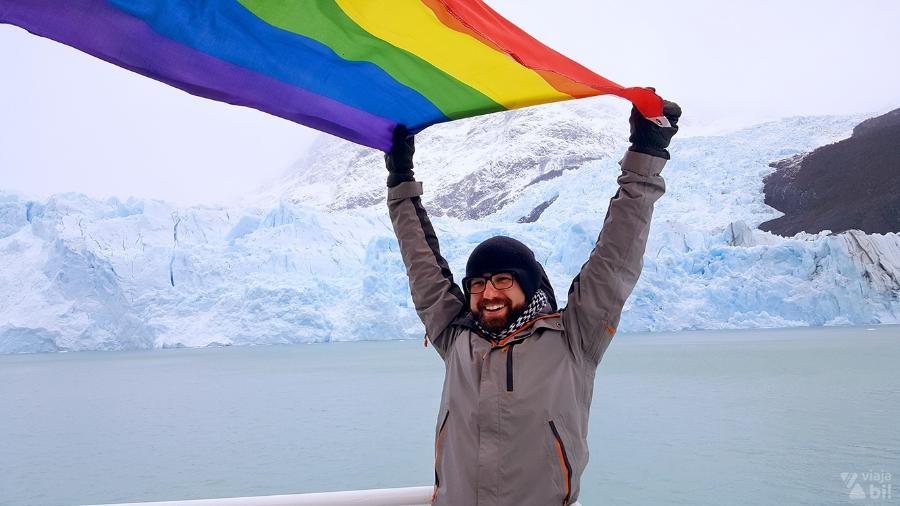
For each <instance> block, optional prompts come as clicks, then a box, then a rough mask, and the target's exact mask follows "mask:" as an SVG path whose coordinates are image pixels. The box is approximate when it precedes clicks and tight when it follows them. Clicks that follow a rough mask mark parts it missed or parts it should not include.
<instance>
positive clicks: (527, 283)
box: [464, 235, 541, 302]
mask: <svg viewBox="0 0 900 506" xmlns="http://www.w3.org/2000/svg"><path fill="white" fill-rule="evenodd" d="M498 272H511V273H513V275H515V277H516V281H518V282H519V286H521V287H522V291H523V292H524V293H525V300H526V302H527V301H530V300H531V297H532V296H533V295H534V292H536V291H537V289H538V288H539V287H540V285H541V266H540V264H538V262H537V260H535V258H534V252H533V251H531V249H530V248H528V246H525V245H524V244H522V243H521V242H519V241H517V240H515V239H513V238H512V237H505V236H502V235H498V236H496V237H491V238H490V239H487V240H486V241H484V242H482V243H481V244H479V245H478V246H476V247H475V249H474V250H473V251H472V254H471V255H469V261H468V262H466V277H467V278H468V277H473V276H483V275H484V274H485V273H490V274H496V273H498ZM464 288H465V290H466V297H468V296H469V290H468V287H464Z"/></svg>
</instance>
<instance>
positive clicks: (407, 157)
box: [384, 125, 416, 188]
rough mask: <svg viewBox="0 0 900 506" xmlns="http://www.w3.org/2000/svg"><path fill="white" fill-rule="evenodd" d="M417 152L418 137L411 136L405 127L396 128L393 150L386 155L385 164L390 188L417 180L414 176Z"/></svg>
mask: <svg viewBox="0 0 900 506" xmlns="http://www.w3.org/2000/svg"><path fill="white" fill-rule="evenodd" d="M415 152H416V136H414V135H412V134H410V133H409V130H407V129H406V127H405V126H403V125H397V127H396V128H394V144H393V146H392V147H391V150H390V151H389V152H387V153H385V154H384V163H385V165H386V166H387V170H388V178H387V185H388V188H393V187H395V186H397V185H398V184H400V183H405V182H407V181H415V180H416V178H415V177H414V175H413V154H414V153H415Z"/></svg>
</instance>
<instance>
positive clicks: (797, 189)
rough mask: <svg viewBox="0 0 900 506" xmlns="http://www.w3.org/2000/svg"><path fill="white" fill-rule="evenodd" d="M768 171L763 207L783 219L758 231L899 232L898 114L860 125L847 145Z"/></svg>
mask: <svg viewBox="0 0 900 506" xmlns="http://www.w3.org/2000/svg"><path fill="white" fill-rule="evenodd" d="M772 166H773V167H774V168H775V169H776V171H775V172H773V173H772V174H771V175H769V176H768V177H767V178H766V179H765V187H764V190H765V194H766V200H765V201H766V204H768V205H770V206H772V207H774V208H775V209H778V210H779V211H781V212H783V213H784V216H781V217H779V218H776V219H774V220H771V221H767V222H765V223H763V224H762V225H760V228H761V229H763V230H767V231H771V232H773V233H776V234H779V235H785V236H790V235H794V234H796V233H798V232H809V233H818V232H821V231H823V230H831V231H833V232H843V231H845V230H851V229H855V230H862V231H864V232H869V233H887V232H898V231H900V109H897V110H894V111H892V112H889V113H887V114H884V115H882V116H879V117H876V118H871V119H868V120H866V121H864V122H862V123H860V124H859V125H857V126H856V127H855V128H854V129H853V135H852V136H851V137H850V138H849V139H844V140H842V141H840V142H836V143H834V144H831V145H828V146H824V147H820V148H818V149H816V150H814V151H813V152H811V153H809V154H803V155H797V156H794V157H791V158H787V159H784V160H781V161H778V162H776V163H774V164H773V165H772Z"/></svg>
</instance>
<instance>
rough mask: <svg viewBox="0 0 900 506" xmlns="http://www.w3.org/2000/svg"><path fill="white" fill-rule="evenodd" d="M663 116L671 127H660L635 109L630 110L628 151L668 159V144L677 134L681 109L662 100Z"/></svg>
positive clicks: (672, 103)
mask: <svg viewBox="0 0 900 506" xmlns="http://www.w3.org/2000/svg"><path fill="white" fill-rule="evenodd" d="M663 115H664V116H665V117H666V119H668V120H669V123H670V124H671V125H672V126H670V127H661V126H659V125H657V124H656V123H654V122H652V121H650V120H649V119H647V118H645V117H644V116H643V115H642V114H641V113H640V112H639V111H638V110H637V108H636V107H632V108H631V118H629V120H628V121H629V123H631V137H629V138H628V140H630V141H631V147H630V148H628V151H636V152H638V153H644V154H647V155H650V156H658V157H660V158H665V159H666V160H668V159H669V152H668V151H667V150H666V148H667V147H669V142H670V141H671V140H672V136H673V135H675V133H676V132H678V118H680V117H681V107H679V106H678V104H676V103H675V102H669V101H668V100H663Z"/></svg>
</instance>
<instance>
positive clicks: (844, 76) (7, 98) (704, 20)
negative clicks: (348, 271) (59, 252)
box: [0, 0, 900, 204]
mask: <svg viewBox="0 0 900 506" xmlns="http://www.w3.org/2000/svg"><path fill="white" fill-rule="evenodd" d="M489 3H490V4H491V5H492V6H493V7H494V8H495V9H497V10H498V11H499V12H501V13H502V14H504V15H505V16H506V17H508V18H510V19H511V20H512V21H513V22H515V23H517V24H519V25H520V26H522V27H523V28H524V29H525V30H527V31H528V32H530V33H531V34H532V35H535V36H536V37H537V38H538V39H540V40H542V41H543V42H545V43H546V44H548V45H549V46H551V47H553V48H554V49H557V50H558V51H560V52H562V53H563V54H566V55H567V56H569V57H571V58H573V59H575V60H577V61H579V62H581V63H583V64H584V65H586V66H588V67H590V68H591V69H593V70H595V71H597V72H598V73H600V74H601V75H603V76H605V77H607V78H609V79H612V80H614V81H616V82H618V83H620V84H623V85H626V86H635V85H637V86H655V87H656V88H657V89H658V91H659V93H660V94H661V95H663V96H665V97H668V98H671V99H673V100H676V101H678V102H679V103H680V104H681V105H682V106H683V108H684V110H685V115H686V117H685V119H684V125H685V132H684V133H685V134H690V133H691V132H694V133H701V132H709V131H715V130H718V129H722V128H732V127H738V126H742V125H746V124H749V123H752V122H757V121H763V120H767V119H774V118H778V117H784V116H792V115H815V114H847V113H873V114H874V113H877V112H882V111H885V110H888V109H892V108H896V107H900V65H898V64H897V58H898V57H897V51H898V48H900V30H898V27H897V23H898V21H900V2H898V1H896V0H868V1H867V0H861V1H858V2H849V1H846V0H840V1H838V0H833V1H832V0H826V1H812V0H804V1H785V0H780V1H774V0H757V1H754V2H741V3H737V2H721V1H699V0H697V1H684V2H672V1H671V0H665V1H663V0H659V1H657V0H645V1H642V2H599V1H596V0H585V1H580V0H556V1H554V2H546V0H492V1H489ZM0 64H2V68H3V71H2V74H0V76H2V77H0V100H2V103H0V111H2V112H0V189H2V190H14V191H19V192H23V193H25V194H28V195H34V196H44V195H48V194H51V193H57V192H63V191H79V192H83V193H87V194H89V195H91V196H95V197H101V198H104V197H107V196H111V195H115V196H118V197H120V198H125V197H128V196H130V195H134V196H139V197H155V198H162V199H166V200H171V201H176V202H180V203H183V204H190V203H213V202H219V201H223V200H226V199H229V198H232V197H234V196H237V195H240V194H241V193H242V192H246V191H248V190H251V189H253V188H256V187H257V186H258V185H259V184H261V183H262V182H264V181H265V180H267V179H270V178H272V177H275V176H276V175H278V174H279V173H281V172H282V171H283V170H284V169H285V168H286V167H287V166H288V165H290V164H291V162H293V161H294V160H296V159H297V158H298V157H299V156H300V154H301V153H302V152H303V150H304V149H305V148H306V147H307V146H308V144H309V142H310V141H311V139H312V138H313V137H314V136H315V135H317V134H316V133H315V132H314V131H312V130H310V129H308V128H306V127H302V126H300V125H296V124H293V123H290V122H288V121H285V120H282V119H279V118H276V117H273V116H269V115H266V114H264V113H260V112H257V111H254V110H250V109H245V108H241V107H235V106H230V105H226V104H221V103H217V102H213V101H209V100H205V99H201V98H197V97H194V96H191V95H188V94H186V93H184V92H182V91H179V90H176V89H174V88H170V87H168V86H165V85H163V84H160V83H157V82H155V81H152V80H150V79H147V78H144V77H141V76H138V75H136V74H132V73H130V72H128V71H126V70H123V69H120V68H118V67H115V66H113V65H111V64H108V63H105V62H102V61H99V60H97V59H95V58H93V57H90V56H87V55H85V54H83V53H80V52H78V51H76V50H73V49H71V48H68V47H66V46H63V45H61V44H57V43H55V42H51V41H49V40H46V39H41V38H38V37H35V36H32V35H30V34H28V33H26V32H25V31H23V30H21V29H19V28H16V27H11V26H7V25H0ZM589 100H600V101H613V100H618V99H616V98H612V97H599V98H592V99H589ZM623 121H626V118H624V117H623ZM382 176H383V174H382V173H380V172H378V173H376V174H373V177H379V178H380V177H382Z"/></svg>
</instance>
